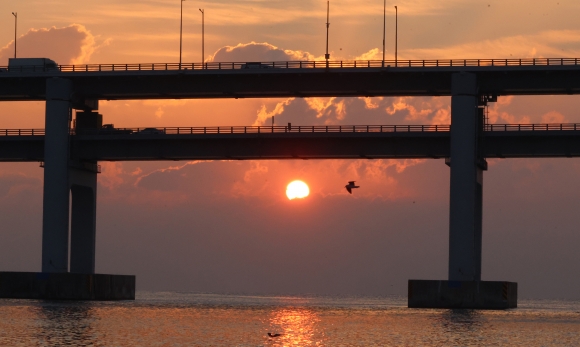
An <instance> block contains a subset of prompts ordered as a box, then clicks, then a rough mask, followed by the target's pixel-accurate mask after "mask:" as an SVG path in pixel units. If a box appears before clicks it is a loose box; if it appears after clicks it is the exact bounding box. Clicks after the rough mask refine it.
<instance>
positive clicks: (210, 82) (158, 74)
mask: <svg viewBox="0 0 580 347" xmlns="http://www.w3.org/2000/svg"><path fill="white" fill-rule="evenodd" d="M462 71H466V72H471V73H474V74H476V75H477V81H478V86H479V93H480V94H495V95H557V94H580V69H579V68H578V66H575V65H572V66H517V67H512V66H505V67H491V66H487V67H437V68H435V67H429V68H420V67H408V68H406V67H397V68H394V69H393V68H387V67H386V68H364V69H361V68H359V69H350V68H344V69H337V68H332V69H257V70H195V71H194V70H185V71H184V70H181V71H109V72H44V73H25V72H23V73H2V74H0V101H8V100H40V101H42V100H45V99H46V92H45V88H46V87H45V85H46V78H47V77H61V78H66V79H68V80H71V81H72V82H73V85H74V90H75V97H76V98H80V99H83V98H85V99H100V100H128V99H194V98H205V99H207V98H265V97H268V98H272V97H324V96H344V97H359V96H363V97H364V96H450V95H451V75H452V74H454V73H457V72H462Z"/></svg>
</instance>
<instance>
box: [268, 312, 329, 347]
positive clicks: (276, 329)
mask: <svg viewBox="0 0 580 347" xmlns="http://www.w3.org/2000/svg"><path fill="white" fill-rule="evenodd" d="M319 322H320V318H319V317H318V315H317V314H316V313H315V312H314V311H313V310H311V309H309V308H302V307H301V308H279V309H277V310H274V311H273V312H272V314H271V317H270V332H272V333H278V334H281V335H280V336H278V337H273V338H270V343H271V344H270V346H322V345H323V342H324V332H323V331H322V330H321V329H320V328H319Z"/></svg>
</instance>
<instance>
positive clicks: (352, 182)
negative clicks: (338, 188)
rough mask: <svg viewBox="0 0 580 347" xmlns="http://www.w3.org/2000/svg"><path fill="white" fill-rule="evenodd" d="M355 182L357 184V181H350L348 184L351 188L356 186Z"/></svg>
mask: <svg viewBox="0 0 580 347" xmlns="http://www.w3.org/2000/svg"><path fill="white" fill-rule="evenodd" d="M354 182H356V181H348V184H349V185H351V186H354Z"/></svg>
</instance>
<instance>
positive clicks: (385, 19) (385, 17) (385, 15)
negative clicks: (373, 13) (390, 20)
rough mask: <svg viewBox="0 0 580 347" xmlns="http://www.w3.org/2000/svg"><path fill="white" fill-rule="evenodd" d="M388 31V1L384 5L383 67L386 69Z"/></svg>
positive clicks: (385, 0)
mask: <svg viewBox="0 0 580 347" xmlns="http://www.w3.org/2000/svg"><path fill="white" fill-rule="evenodd" d="M386 31H387V0H384V3H383V65H382V66H383V67H385V35H386Z"/></svg>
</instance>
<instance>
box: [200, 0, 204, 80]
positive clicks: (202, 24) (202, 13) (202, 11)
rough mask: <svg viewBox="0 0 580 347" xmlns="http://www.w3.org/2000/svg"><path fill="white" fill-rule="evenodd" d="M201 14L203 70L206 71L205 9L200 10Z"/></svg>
mask: <svg viewBox="0 0 580 347" xmlns="http://www.w3.org/2000/svg"><path fill="white" fill-rule="evenodd" d="M199 12H201V68H202V69H204V68H205V64H204V63H205V52H204V50H205V38H204V36H205V33H204V31H205V11H204V9H203V8H200V9H199Z"/></svg>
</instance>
